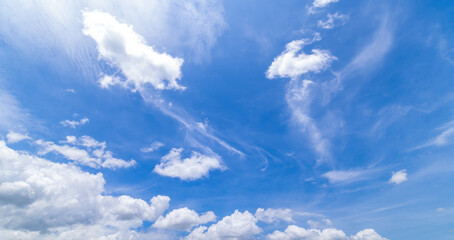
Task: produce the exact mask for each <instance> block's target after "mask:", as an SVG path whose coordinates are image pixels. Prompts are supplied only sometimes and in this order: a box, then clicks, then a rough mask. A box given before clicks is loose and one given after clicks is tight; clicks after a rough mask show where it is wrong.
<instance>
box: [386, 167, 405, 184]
mask: <svg viewBox="0 0 454 240" xmlns="http://www.w3.org/2000/svg"><path fill="white" fill-rule="evenodd" d="M405 181H407V170H405V169H402V170H400V171H397V172H393V175H392V176H391V178H390V179H389V183H394V184H401V183H403V182H405Z"/></svg>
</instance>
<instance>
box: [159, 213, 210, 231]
mask: <svg viewBox="0 0 454 240" xmlns="http://www.w3.org/2000/svg"><path fill="white" fill-rule="evenodd" d="M213 221H216V215H214V213H213V212H211V211H210V212H206V213H204V214H202V215H199V214H197V212H195V211H194V210H191V209H188V208H187V207H184V208H179V209H175V210H172V211H171V212H170V213H168V214H167V215H166V216H165V217H164V216H160V217H159V218H158V219H157V220H156V222H155V223H154V224H153V227H155V228H164V229H173V230H180V231H185V230H190V229H191V228H193V227H195V226H198V225H200V224H205V223H207V222H213Z"/></svg>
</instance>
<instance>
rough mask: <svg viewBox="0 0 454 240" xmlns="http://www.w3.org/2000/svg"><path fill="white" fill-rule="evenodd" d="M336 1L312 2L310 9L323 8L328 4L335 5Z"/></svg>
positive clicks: (317, 0)
mask: <svg viewBox="0 0 454 240" xmlns="http://www.w3.org/2000/svg"><path fill="white" fill-rule="evenodd" d="M337 1H339V0H314V2H313V3H312V7H315V8H323V7H326V6H328V5H329V4H330V3H335V2H337Z"/></svg>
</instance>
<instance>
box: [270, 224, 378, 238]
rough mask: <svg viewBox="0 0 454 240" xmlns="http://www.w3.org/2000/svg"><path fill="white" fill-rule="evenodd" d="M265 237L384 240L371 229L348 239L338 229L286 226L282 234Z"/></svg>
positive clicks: (275, 232)
mask: <svg viewBox="0 0 454 240" xmlns="http://www.w3.org/2000/svg"><path fill="white" fill-rule="evenodd" d="M266 237H267V239H268V240H299V239H305V240H386V238H383V237H382V236H380V235H379V234H378V233H376V232H375V231H374V230H373V229H365V230H363V231H360V232H358V233H357V234H356V235H353V236H350V237H348V236H347V235H346V234H345V233H344V232H343V231H342V230H338V229H333V228H327V229H323V230H319V229H305V228H302V227H298V226H296V225H290V226H288V227H287V228H286V229H285V231H284V232H281V231H274V232H273V233H271V234H268V235H267V236H266Z"/></svg>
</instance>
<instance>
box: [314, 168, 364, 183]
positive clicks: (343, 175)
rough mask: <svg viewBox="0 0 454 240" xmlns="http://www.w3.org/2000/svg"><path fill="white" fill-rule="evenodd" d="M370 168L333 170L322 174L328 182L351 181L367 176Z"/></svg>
mask: <svg viewBox="0 0 454 240" xmlns="http://www.w3.org/2000/svg"><path fill="white" fill-rule="evenodd" d="M370 173H371V171H370V170H333V171H329V172H326V173H324V174H323V175H322V177H325V178H327V179H328V180H329V182H330V183H351V182H354V181H358V180H362V179H366V178H368V176H369V174H370Z"/></svg>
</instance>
